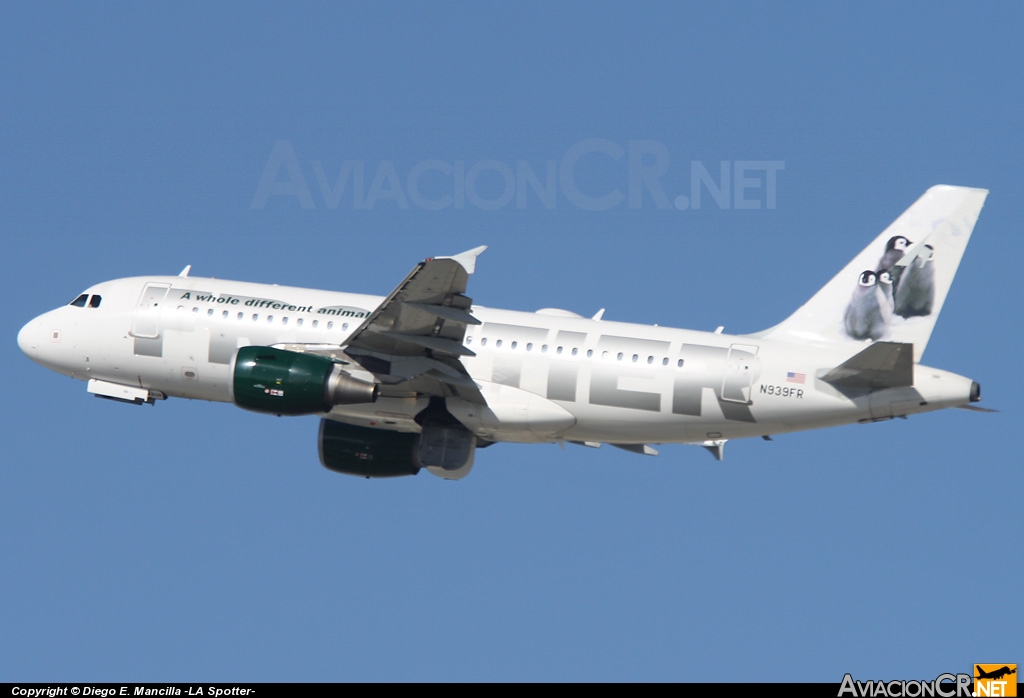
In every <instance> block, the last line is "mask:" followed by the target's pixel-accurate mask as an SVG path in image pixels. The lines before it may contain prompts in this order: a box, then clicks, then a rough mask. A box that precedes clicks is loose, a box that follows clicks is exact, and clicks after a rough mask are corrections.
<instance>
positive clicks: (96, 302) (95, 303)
mask: <svg viewBox="0 0 1024 698" xmlns="http://www.w3.org/2000/svg"><path fill="white" fill-rule="evenodd" d="M102 300H103V297H102V296H93V297H92V298H90V299H89V307H90V308H98V307H100V301H102Z"/></svg>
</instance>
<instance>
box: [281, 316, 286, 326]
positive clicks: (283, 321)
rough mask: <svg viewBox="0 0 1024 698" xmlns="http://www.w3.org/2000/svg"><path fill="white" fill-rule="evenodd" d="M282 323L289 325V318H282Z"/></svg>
mask: <svg viewBox="0 0 1024 698" xmlns="http://www.w3.org/2000/svg"><path fill="white" fill-rule="evenodd" d="M281 324H282V325H287V324H288V318H286V317H283V318H281Z"/></svg>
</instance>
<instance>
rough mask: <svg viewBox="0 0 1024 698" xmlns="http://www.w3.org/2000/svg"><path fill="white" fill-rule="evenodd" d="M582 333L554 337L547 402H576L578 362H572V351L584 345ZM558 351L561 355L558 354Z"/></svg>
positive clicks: (584, 337)
mask: <svg viewBox="0 0 1024 698" xmlns="http://www.w3.org/2000/svg"><path fill="white" fill-rule="evenodd" d="M586 341H587V335H586V333H584V332H567V331H565V330H563V331H561V332H559V333H558V334H557V335H556V337H555V355H554V356H553V357H552V361H551V365H550V366H549V367H548V391H547V396H548V399H549V400H563V401H565V402H575V401H576V384H577V382H578V380H579V372H580V370H579V362H578V361H574V360H572V359H573V358H574V357H573V356H572V350H573V349H576V350H582V348H583V345H584V344H586ZM559 349H560V350H561V352H562V353H561V354H559V353H558V351H559Z"/></svg>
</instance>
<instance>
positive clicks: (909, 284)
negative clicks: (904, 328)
mask: <svg viewBox="0 0 1024 698" xmlns="http://www.w3.org/2000/svg"><path fill="white" fill-rule="evenodd" d="M934 257H935V249H934V248H933V247H932V246H931V245H925V246H924V249H922V250H921V253H920V254H918V255H917V257H915V258H914V260H913V261H911V262H910V264H909V265H907V268H906V270H905V271H904V272H903V274H902V275H901V276H900V283H899V285H898V286H897V287H896V295H895V306H894V308H893V312H895V313H896V314H897V315H899V316H901V317H905V318H909V317H924V316H926V315H931V314H932V305H933V304H934V303H935V265H934V264H933V263H932V260H933V259H934Z"/></svg>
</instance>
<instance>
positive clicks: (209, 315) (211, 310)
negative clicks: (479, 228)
mask: <svg viewBox="0 0 1024 698" xmlns="http://www.w3.org/2000/svg"><path fill="white" fill-rule="evenodd" d="M206 317H213V308H210V309H209V310H207V311H206Z"/></svg>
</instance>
